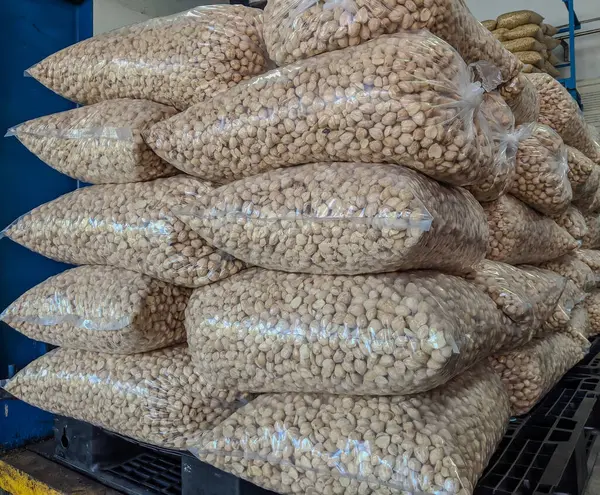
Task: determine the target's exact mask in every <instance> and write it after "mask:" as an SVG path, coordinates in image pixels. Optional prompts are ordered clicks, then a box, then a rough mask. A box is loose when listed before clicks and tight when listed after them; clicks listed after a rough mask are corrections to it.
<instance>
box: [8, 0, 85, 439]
mask: <svg viewBox="0 0 600 495" xmlns="http://www.w3.org/2000/svg"><path fill="white" fill-rule="evenodd" d="M91 35H92V0H85V1H84V2H83V3H81V5H75V3H74V2H69V1H67V0H19V1H2V2H0V45H1V46H2V47H3V50H2V51H1V55H0V57H1V58H0V67H2V75H1V76H0V132H1V133H2V134H3V133H4V131H5V130H6V129H8V128H9V127H11V126H14V125H16V124H19V123H21V122H23V121H26V120H28V119H32V118H35V117H39V116H42V115H47V114H50V113H55V112H60V111H64V110H68V109H70V108H73V107H74V106H75V105H74V104H73V103H71V102H69V101H67V100H65V99H63V98H61V97H60V96H58V95H56V94H54V93H53V92H52V91H50V90H48V89H46V88H45V87H43V86H42V85H41V84H39V83H38V82H37V81H35V80H34V79H33V78H30V77H24V74H23V73H24V71H25V70H26V69H27V68H29V67H30V66H31V65H33V64H35V63H36V62H38V61H40V60H42V59H43V58H45V57H46V56H48V55H50V54H52V53H54V52H56V51H58V50H60V49H62V48H64V47H66V46H68V45H71V44H73V43H75V42H77V41H78V40H80V39H84V38H87V37H90V36H91ZM75 187H76V182H75V181H74V180H72V179H70V178H69V177H66V176H64V175H62V174H60V173H58V172H56V171H54V170H53V169H52V168H50V167H48V166H47V165H45V164H44V163H42V162H41V161H40V160H38V159H37V158H36V157H35V156H34V155H33V154H31V153H30V152H29V151H27V149H26V148H25V147H24V146H22V145H21V144H20V143H19V142H18V141H17V139H16V138H4V139H2V138H0V229H2V228H4V227H6V226H7V225H8V224H10V222H12V221H13V220H15V219H16V218H17V217H18V216H19V215H22V214H24V213H26V212H28V211H29V210H31V209H32V208H35V207H36V206H38V205H40V204H42V203H45V202H47V201H50V200H52V199H54V198H56V197H58V196H60V195H61V194H64V193H66V192H68V191H71V190H73V189H75ZM65 266H66V265H63V264H61V263H55V262H53V261H51V260H49V259H46V258H44V257H43V256H39V255H37V254H35V253H32V252H30V251H28V250H27V249H25V248H22V247H20V246H18V245H17V244H15V243H13V242H12V241H10V240H8V239H3V240H0V311H1V310H2V309H4V308H5V307H6V306H8V305H9V304H10V303H11V302H12V301H14V300H15V299H16V298H17V297H19V296H20V295H21V294H22V293H23V292H25V291H26V290H28V289H29V288H31V287H33V286H34V285H36V284H38V283H39V282H41V281H43V280H45V279H46V278H48V277H49V276H51V275H54V274H56V273H58V272H60V271H62V270H64V268H65ZM46 351H47V346H46V345H45V344H41V343H39V342H34V341H32V340H30V339H28V338H26V337H24V336H22V335H21V334H19V333H18V332H16V331H14V330H13V329H11V328H10V327H8V326H7V325H5V324H4V323H0V380H2V379H5V378H9V377H10V376H11V375H12V373H14V371H15V370H16V371H18V370H19V369H21V368H22V367H23V366H25V365H26V364H27V363H29V362H31V361H32V360H34V359H36V358H37V357H39V356H40V355H42V354H43V353H45V352H46ZM1 394H2V391H0V450H2V449H9V448H13V447H17V446H19V445H22V444H24V443H27V442H28V441H30V440H32V439H36V438H40V437H43V436H46V435H48V434H49V433H50V432H51V427H52V416H51V415H49V414H47V413H44V412H42V411H40V410H39V409H36V408H33V407H30V406H28V405H27V404H24V403H23V402H20V401H17V400H14V399H11V398H8V397H6V396H2V395H1Z"/></svg>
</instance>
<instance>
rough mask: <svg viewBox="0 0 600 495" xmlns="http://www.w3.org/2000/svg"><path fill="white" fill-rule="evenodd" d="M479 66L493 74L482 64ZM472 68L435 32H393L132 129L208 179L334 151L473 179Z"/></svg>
mask: <svg viewBox="0 0 600 495" xmlns="http://www.w3.org/2000/svg"><path fill="white" fill-rule="evenodd" d="M477 67H479V68H480V69H481V64H480V65H478V66H477ZM477 70H479V69H477ZM480 73H481V74H484V79H488V77H491V78H493V74H494V73H495V74H496V76H497V71H496V72H495V71H494V70H491V68H490V67H489V66H486V67H485V69H481V70H480ZM490 74H491V76H490ZM473 77H475V76H474V75H473V74H472V70H471V69H470V68H469V67H468V66H467V65H466V64H465V62H464V61H463V60H462V59H461V58H460V56H459V55H458V54H457V53H456V51H454V49H453V48H452V47H451V46H450V45H448V44H447V43H445V42H443V41H442V40H440V39H439V38H436V37H435V36H434V35H432V34H431V33H429V32H427V31H420V32H415V33H410V32H403V33H400V34H396V35H391V36H384V37H381V38H378V39H376V40H372V41H369V42H368V43H365V44H362V45H360V46H357V47H351V48H347V49H345V50H338V51H335V52H332V53H325V54H323V55H319V56H317V57H313V58H310V59H307V60H303V61H300V62H297V63H295V64H292V65H289V66H287V67H283V68H281V69H278V70H275V71H271V72H269V73H267V74H265V75H263V76H259V77H255V78H254V79H251V80H250V81H246V82H244V83H241V84H239V85H237V86H236V87H234V88H231V89H230V90H229V91H226V92H224V93H222V94H221V95H218V96H216V97H215V98H213V99H211V100H210V101H207V102H205V103H203V104H201V105H195V106H193V107H192V108H190V109H188V110H187V111H185V112H182V113H181V114H179V115H176V116H174V117H172V118H170V119H167V120H165V121H162V122H159V123H157V124H155V125H154V126H152V128H151V129H150V131H148V132H147V133H145V134H144V137H145V138H146V141H147V142H148V144H149V145H150V146H151V147H152V149H153V150H154V151H155V152H156V153H157V154H158V155H159V156H161V157H162V158H164V159H165V160H166V161H168V162H169V163H171V164H173V165H174V166H176V167H177V168H179V169H180V170H182V171H184V172H186V173H188V174H190V175H194V176H197V177H200V178H202V179H205V180H209V181H211V182H216V183H227V182H231V181H234V180H238V179H242V178H245V177H249V176H252V175H256V174H259V173H263V172H265V171H268V170H271V169H275V168H281V167H288V166H291V165H302V164H306V163H316V162H337V161H339V162H363V163H391V164H396V165H403V166H407V167H410V168H413V169H415V170H418V171H419V172H421V173H424V174H426V175H429V176H431V177H433V178H434V179H436V180H439V181H442V182H447V183H450V184H453V185H458V186H465V185H477V184H479V183H482V182H484V181H485V180H487V179H489V178H490V177H494V176H495V175H496V170H495V164H494V155H493V149H492V148H493V143H492V136H491V135H490V123H489V122H488V120H487V118H486V115H484V114H483V112H482V111H481V105H482V103H483V102H484V100H485V92H484V88H483V87H482V84H481V83H480V82H472V78H473ZM486 84H487V83H486V81H484V86H486ZM493 87H495V86H493Z"/></svg>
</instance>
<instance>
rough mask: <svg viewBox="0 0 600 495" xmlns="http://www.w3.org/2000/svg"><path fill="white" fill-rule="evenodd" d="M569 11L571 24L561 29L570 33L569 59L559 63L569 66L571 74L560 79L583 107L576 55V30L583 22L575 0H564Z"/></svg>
mask: <svg viewBox="0 0 600 495" xmlns="http://www.w3.org/2000/svg"><path fill="white" fill-rule="evenodd" d="M562 1H563V3H564V4H565V7H566V8H567V10H568V12H569V25H568V26H567V27H564V28H562V29H560V30H559V31H558V32H559V33H569V61H568V62H566V63H564V64H559V65H558V66H557V67H558V68H565V67H568V68H569V76H568V77H566V78H564V79H560V82H561V83H562V84H563V85H564V86H565V88H567V89H568V90H569V93H571V96H573V98H575V100H577V103H578V104H579V106H580V107H581V106H582V105H581V95H580V94H579V91H577V60H576V55H575V31H577V30H579V29H581V23H580V22H579V18H578V17H577V14H576V13H575V5H574V2H575V0H562Z"/></svg>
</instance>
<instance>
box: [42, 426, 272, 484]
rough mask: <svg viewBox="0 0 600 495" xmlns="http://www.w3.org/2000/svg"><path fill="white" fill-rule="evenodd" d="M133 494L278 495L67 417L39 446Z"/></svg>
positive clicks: (181, 454)
mask: <svg viewBox="0 0 600 495" xmlns="http://www.w3.org/2000/svg"><path fill="white" fill-rule="evenodd" d="M34 450H35V451H36V452H38V453H39V454H42V455H45V456H46V457H49V458H51V459H53V460H55V461H58V462H60V463H62V464H65V465H67V466H69V467H71V468H74V469H76V470H77V471H80V472H82V473H85V474H87V475H88V476H90V477H91V478H94V479H95V480H97V481H99V482H101V483H103V484H105V485H107V486H110V487H111V488H114V489H116V490H119V491H121V492H123V493H125V494H127V495H275V494H273V492H270V491H268V490H264V489H262V488H259V487H257V486H256V485H253V484H251V483H249V482H247V481H245V480H242V479H240V478H237V477H236V476H233V475H232V474H229V473H226V472H224V471H221V470H219V469H216V468H214V467H212V466H210V465H208V464H205V463H203V462H201V461H199V460H198V459H196V458H195V457H193V456H192V455H191V454H189V453H187V452H182V451H175V450H169V449H162V448H159V447H155V446H152V445H147V444H144V443H141V442H138V441H135V440H132V439H130V438H126V437H123V436H120V435H116V434H114V433H110V432H107V431H105V430H103V429H101V428H98V427H96V426H93V425H90V424H89V423H84V422H82V421H77V420H75V419H71V418H65V417H61V416H56V417H55V422H54V439H53V440H51V441H49V442H46V443H44V444H41V445H37V446H36V447H35V449H34Z"/></svg>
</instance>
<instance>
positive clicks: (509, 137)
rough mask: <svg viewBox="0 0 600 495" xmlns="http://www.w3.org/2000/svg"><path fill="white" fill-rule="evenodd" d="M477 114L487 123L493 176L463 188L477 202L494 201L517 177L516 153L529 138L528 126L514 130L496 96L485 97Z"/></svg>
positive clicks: (511, 117) (510, 117) (511, 118)
mask: <svg viewBox="0 0 600 495" xmlns="http://www.w3.org/2000/svg"><path fill="white" fill-rule="evenodd" d="M481 112H482V113H483V114H484V116H485V118H486V119H487V121H488V123H489V130H490V136H491V138H492V152H493V156H494V175H493V176H489V177H488V178H487V179H486V180H484V181H483V182H482V183H480V184H477V185H473V186H467V190H468V191H469V192H470V193H471V194H473V196H475V198H477V200H478V201H480V202H486V201H494V200H496V199H498V198H499V197H500V196H502V195H503V194H505V193H506V192H507V191H508V190H509V189H510V188H511V187H512V186H513V184H514V182H515V180H516V178H517V176H516V172H517V151H518V149H519V144H520V142H521V141H523V140H524V139H527V138H528V137H529V136H530V135H531V128H530V126H526V125H521V126H519V127H517V128H515V117H514V114H513V112H512V110H511V109H510V107H509V106H508V105H507V104H506V102H504V100H503V99H502V98H501V97H499V95H498V94H496V93H494V94H490V93H488V94H486V95H485V98H484V100H483V102H482V104H481Z"/></svg>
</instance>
